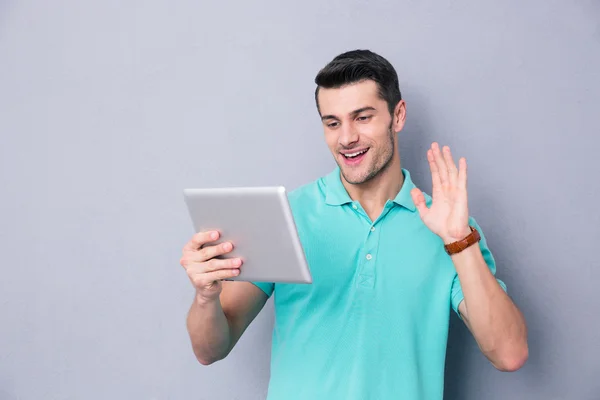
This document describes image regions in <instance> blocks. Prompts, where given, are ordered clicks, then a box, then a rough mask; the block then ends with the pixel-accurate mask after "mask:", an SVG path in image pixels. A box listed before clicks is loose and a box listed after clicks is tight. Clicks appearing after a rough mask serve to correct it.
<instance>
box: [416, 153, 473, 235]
mask: <svg viewBox="0 0 600 400" xmlns="http://www.w3.org/2000/svg"><path fill="white" fill-rule="evenodd" d="M427 160H428V161H429V168H430V170H431V180H432V194H431V197H432V204H431V206H430V207H427V205H426V204H425V197H424V195H423V192H421V190H419V189H417V188H414V189H413V190H412V191H411V193H410V194H411V196H412V199H413V201H414V203H415V206H416V207H417V210H418V211H419V215H420V216H421V219H422V220H423V223H424V224H425V225H426V226H427V227H428V228H429V229H430V230H431V231H432V232H433V233H435V234H437V235H438V236H439V237H441V238H442V240H443V241H444V243H445V244H448V243H452V242H455V241H457V240H462V239H464V238H465V237H466V236H467V235H469V233H471V230H470V229H469V207H468V204H467V161H466V160H465V158H464V157H462V158H460V160H459V162H458V165H459V166H458V168H457V167H456V164H455V163H454V160H453V159H452V153H451V152H450V148H449V147H448V146H444V148H443V149H442V151H440V147H439V145H438V144H437V143H436V142H434V143H433V144H432V145H431V148H430V149H429V150H428V151H427Z"/></svg>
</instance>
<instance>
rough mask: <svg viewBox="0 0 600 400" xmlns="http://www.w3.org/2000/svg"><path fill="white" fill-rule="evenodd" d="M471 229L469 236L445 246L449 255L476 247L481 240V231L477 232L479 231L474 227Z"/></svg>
mask: <svg viewBox="0 0 600 400" xmlns="http://www.w3.org/2000/svg"><path fill="white" fill-rule="evenodd" d="M469 228H470V229H471V233H470V234H468V235H467V236H466V237H465V238H464V239H462V240H457V241H456V242H452V243H448V244H446V245H444V249H445V250H446V253H448V254H449V255H453V254H456V253H460V252H461V251H463V250H464V249H466V248H467V247H469V246H471V245H474V244H475V243H477V242H479V241H480V240H481V235H480V234H479V231H477V229H475V228H473V227H472V226H469Z"/></svg>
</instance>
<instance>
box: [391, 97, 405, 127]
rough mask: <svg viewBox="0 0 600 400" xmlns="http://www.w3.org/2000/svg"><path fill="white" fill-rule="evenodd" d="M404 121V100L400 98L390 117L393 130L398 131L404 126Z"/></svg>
mask: <svg viewBox="0 0 600 400" xmlns="http://www.w3.org/2000/svg"><path fill="white" fill-rule="evenodd" d="M405 121H406V102H405V101H404V100H400V101H399V102H398V104H396V107H395V108H394V115H393V118H392V122H393V128H394V132H400V131H401V130H402V128H404V122H405Z"/></svg>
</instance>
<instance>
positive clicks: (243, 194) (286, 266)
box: [184, 186, 312, 283]
mask: <svg viewBox="0 0 600 400" xmlns="http://www.w3.org/2000/svg"><path fill="white" fill-rule="evenodd" d="M184 198H185V201H186V204H187V207H188V211H189V214H190V217H191V219H192V222H193V225H194V230H195V232H201V231H208V230H217V231H219V232H220V233H221V236H220V238H219V240H218V241H217V242H215V243H221V242H224V241H230V242H232V243H233V246H234V249H233V251H231V252H230V253H228V254H226V255H224V256H223V257H224V258H231V257H241V258H242V260H243V263H242V266H241V268H240V274H239V275H238V276H237V277H235V278H233V279H232V280H237V281H259V282H278V283H311V282H312V277H311V274H310V270H309V268H308V265H307V262H306V258H305V254H304V250H303V249H302V246H301V243H300V239H299V237H298V233H297V231H296V225H295V223H294V219H293V216H292V212H291V209H290V206H289V202H288V198H287V193H286V190H285V188H284V187H282V186H273V187H235V188H204V189H185V190H184Z"/></svg>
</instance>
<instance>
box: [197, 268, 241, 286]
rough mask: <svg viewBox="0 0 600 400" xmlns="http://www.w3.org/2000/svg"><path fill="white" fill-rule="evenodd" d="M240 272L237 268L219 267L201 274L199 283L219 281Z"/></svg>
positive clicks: (205, 283) (205, 284) (206, 283)
mask: <svg viewBox="0 0 600 400" xmlns="http://www.w3.org/2000/svg"><path fill="white" fill-rule="evenodd" d="M239 274H240V270H239V269H236V268H234V269H221V270H218V271H214V272H209V273H207V274H202V278H200V279H201V285H202V284H203V285H204V286H207V285H210V284H211V283H212V282H214V281H221V280H223V279H230V278H234V277H236V276H238V275H239Z"/></svg>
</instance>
